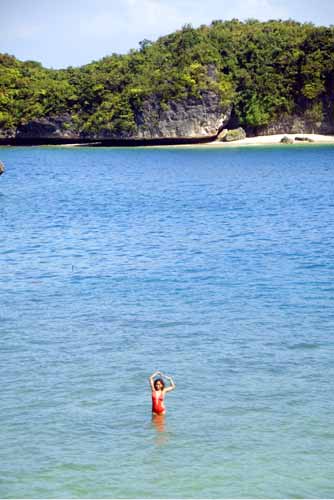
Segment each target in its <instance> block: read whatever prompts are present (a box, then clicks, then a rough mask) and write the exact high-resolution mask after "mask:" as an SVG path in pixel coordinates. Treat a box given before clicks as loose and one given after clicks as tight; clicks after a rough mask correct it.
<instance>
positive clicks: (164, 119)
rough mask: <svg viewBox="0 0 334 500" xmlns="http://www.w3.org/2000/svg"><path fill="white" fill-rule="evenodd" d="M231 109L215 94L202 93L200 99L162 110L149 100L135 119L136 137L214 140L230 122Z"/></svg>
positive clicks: (158, 105) (158, 104) (178, 103)
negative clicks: (204, 138) (206, 138)
mask: <svg viewBox="0 0 334 500" xmlns="http://www.w3.org/2000/svg"><path fill="white" fill-rule="evenodd" d="M230 115H231V107H229V108H227V107H223V106H222V105H221V103H220V99H219V96H217V95H216V94H215V93H214V92H209V91H207V92H203V93H202V95H201V97H200V98H196V97H189V98H188V99H187V100H185V101H178V102H173V101H171V102H169V103H168V107H167V109H162V108H161V105H160V103H159V101H158V99H157V98H155V97H152V98H150V99H149V100H148V101H146V102H145V103H144V105H143V107H142V110H141V111H140V113H138V114H137V116H136V123H137V130H136V132H135V136H136V137H139V138H141V139H154V138H161V137H170V138H177V137H208V138H209V137H212V136H215V135H217V134H218V132H219V130H221V128H222V127H223V126H224V125H225V124H226V123H227V122H228V120H229V118H230Z"/></svg>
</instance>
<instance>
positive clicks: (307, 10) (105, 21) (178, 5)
mask: <svg viewBox="0 0 334 500" xmlns="http://www.w3.org/2000/svg"><path fill="white" fill-rule="evenodd" d="M232 18H238V19H240V20H245V19H247V18H256V19H259V20H263V21H264V20H268V19H289V18H290V19H295V20H297V21H301V22H312V23H314V24H316V25H320V24H321V25H326V26H329V25H331V24H334V0H318V1H316V0H280V1H279V0H119V1H116V0H12V1H6V0H0V23H1V24H0V26H1V36H0V52H7V53H9V54H13V55H15V56H16V57H18V58H19V59H21V60H27V59H32V60H35V61H40V62H41V63H42V64H43V65H44V66H46V67H53V68H61V67H67V66H70V65H71V66H80V65H82V64H86V63H88V62H90V61H92V60H94V59H95V60H97V59H101V58H102V57H104V56H106V55H108V54H111V53H113V52H117V53H125V52H127V51H128V50H129V49H131V48H138V42H139V41H140V40H143V39H144V38H148V39H150V40H155V39H156V38H158V37H159V36H161V35H165V34H167V33H170V32H172V31H174V30H176V29H179V28H180V27H181V26H182V25H184V24H185V23H191V24H192V25H193V26H194V27H197V26H199V25H200V24H209V23H210V22H211V21H212V20H214V19H222V20H225V19H232Z"/></svg>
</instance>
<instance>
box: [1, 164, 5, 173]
mask: <svg viewBox="0 0 334 500" xmlns="http://www.w3.org/2000/svg"><path fill="white" fill-rule="evenodd" d="M3 173H5V165H4V164H3V163H2V161H0V175H2V174H3Z"/></svg>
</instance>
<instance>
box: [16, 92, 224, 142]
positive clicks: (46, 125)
mask: <svg viewBox="0 0 334 500" xmlns="http://www.w3.org/2000/svg"><path fill="white" fill-rule="evenodd" d="M230 115H231V107H227V106H223V105H222V104H221V101H220V98H219V96H218V95H217V94H215V93H214V92H212V91H203V92H202V93H201V94H200V95H199V96H198V97H194V96H190V97H188V98H187V99H184V100H179V101H168V103H167V104H164V105H161V103H160V100H159V98H158V97H157V96H155V95H152V96H150V97H149V98H147V99H146V100H145V101H144V102H143V103H142V106H141V107H140V108H138V109H137V110H135V113H134V117H135V127H134V128H133V129H132V130H131V131H126V130H124V131H120V132H117V133H115V132H111V131H110V130H108V126H107V125H108V124H102V125H101V128H100V130H99V131H98V132H97V133H87V132H83V131H82V130H80V129H79V128H77V127H76V125H75V122H74V120H73V119H72V116H71V115H70V114H63V115H61V116H48V117H44V118H40V119H35V120H32V121H30V122H28V123H26V124H24V125H21V126H19V127H18V128H17V130H15V131H13V133H12V134H11V135H10V139H11V140H12V141H14V142H18V143H19V142H32V143H33V142H39V141H40V142H48V141H50V142H60V143H61V142H70V141H77V142H90V141H94V142H110V141H111V142H112V141H117V142H122V141H141V142H145V141H149V142H151V141H157V142H159V141H160V140H164V141H170V142H177V141H178V140H184V141H187V140H190V141H196V140H199V141H201V140H210V139H213V138H215V137H216V136H217V134H218V132H219V131H220V130H221V129H222V128H223V127H224V126H225V125H226V124H227V123H228V121H229V119H230Z"/></svg>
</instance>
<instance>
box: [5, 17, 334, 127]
mask: <svg viewBox="0 0 334 500" xmlns="http://www.w3.org/2000/svg"><path fill="white" fill-rule="evenodd" d="M139 45H140V48H139V49H138V50H131V51H130V52H129V53H128V54H126V55H117V54H113V55H111V56H108V57H104V58H103V59H101V60H100V61H94V62H92V63H90V64H87V65H85V66H82V67H79V68H73V67H69V68H67V69H63V70H52V69H46V68H43V67H42V65H41V64H39V63H38V62H34V61H25V62H21V61H19V60H17V59H16V58H15V57H13V56H10V55H7V54H3V55H0V129H2V130H3V131H10V130H15V129H16V128H17V127H18V126H20V125H22V124H25V123H27V122H29V121H30V120H32V119H38V118H42V117H47V116H70V122H71V126H72V127H73V125H74V126H75V128H76V129H77V130H78V131H81V132H84V133H87V134H91V133H92V134H94V133H97V132H98V131H100V130H101V129H103V130H109V131H111V132H118V131H122V130H131V129H133V128H134V126H135V116H136V113H137V112H138V110H140V108H141V105H142V103H143V102H144V101H145V100H146V99H148V98H149V97H150V96H155V97H157V98H158V99H159V101H160V103H161V106H162V109H164V106H165V107H167V106H168V102H169V101H171V100H174V101H175V100H183V99H185V98H187V97H188V96H198V97H200V96H201V93H202V92H203V91H204V90H209V89H211V90H213V91H214V92H216V93H217V94H218V95H219V96H220V98H221V100H222V103H223V104H227V105H229V104H233V117H234V120H235V124H236V125H237V124H238V125H242V126H244V127H246V128H252V127H253V128H256V127H260V126H265V125H267V124H269V123H273V122H274V121H275V119H277V117H278V116H281V117H282V116H284V115H286V116H289V115H291V114H299V113H303V114H304V115H306V116H308V117H309V118H310V119H311V120H314V121H319V120H320V121H321V119H322V118H323V115H324V114H325V115H326V116H329V114H333V96H334V28H333V27H330V28H328V27H316V26H314V25H312V24H300V23H297V22H294V21H268V22H264V23H262V22H259V21H256V20H248V21H246V22H240V21H238V20H232V21H225V22H222V21H213V22H212V24H211V25H210V26H205V25H203V26H201V27H200V28H198V29H194V28H192V27H191V26H190V25H186V26H184V27H183V28H182V29H181V30H180V31H177V32H175V33H172V34H170V35H167V36H164V37H161V38H159V39H158V40H157V41H156V42H150V41H149V40H143V41H142V42H140V44H139ZM331 118H332V116H331ZM64 127H66V120H65V121H64Z"/></svg>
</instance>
